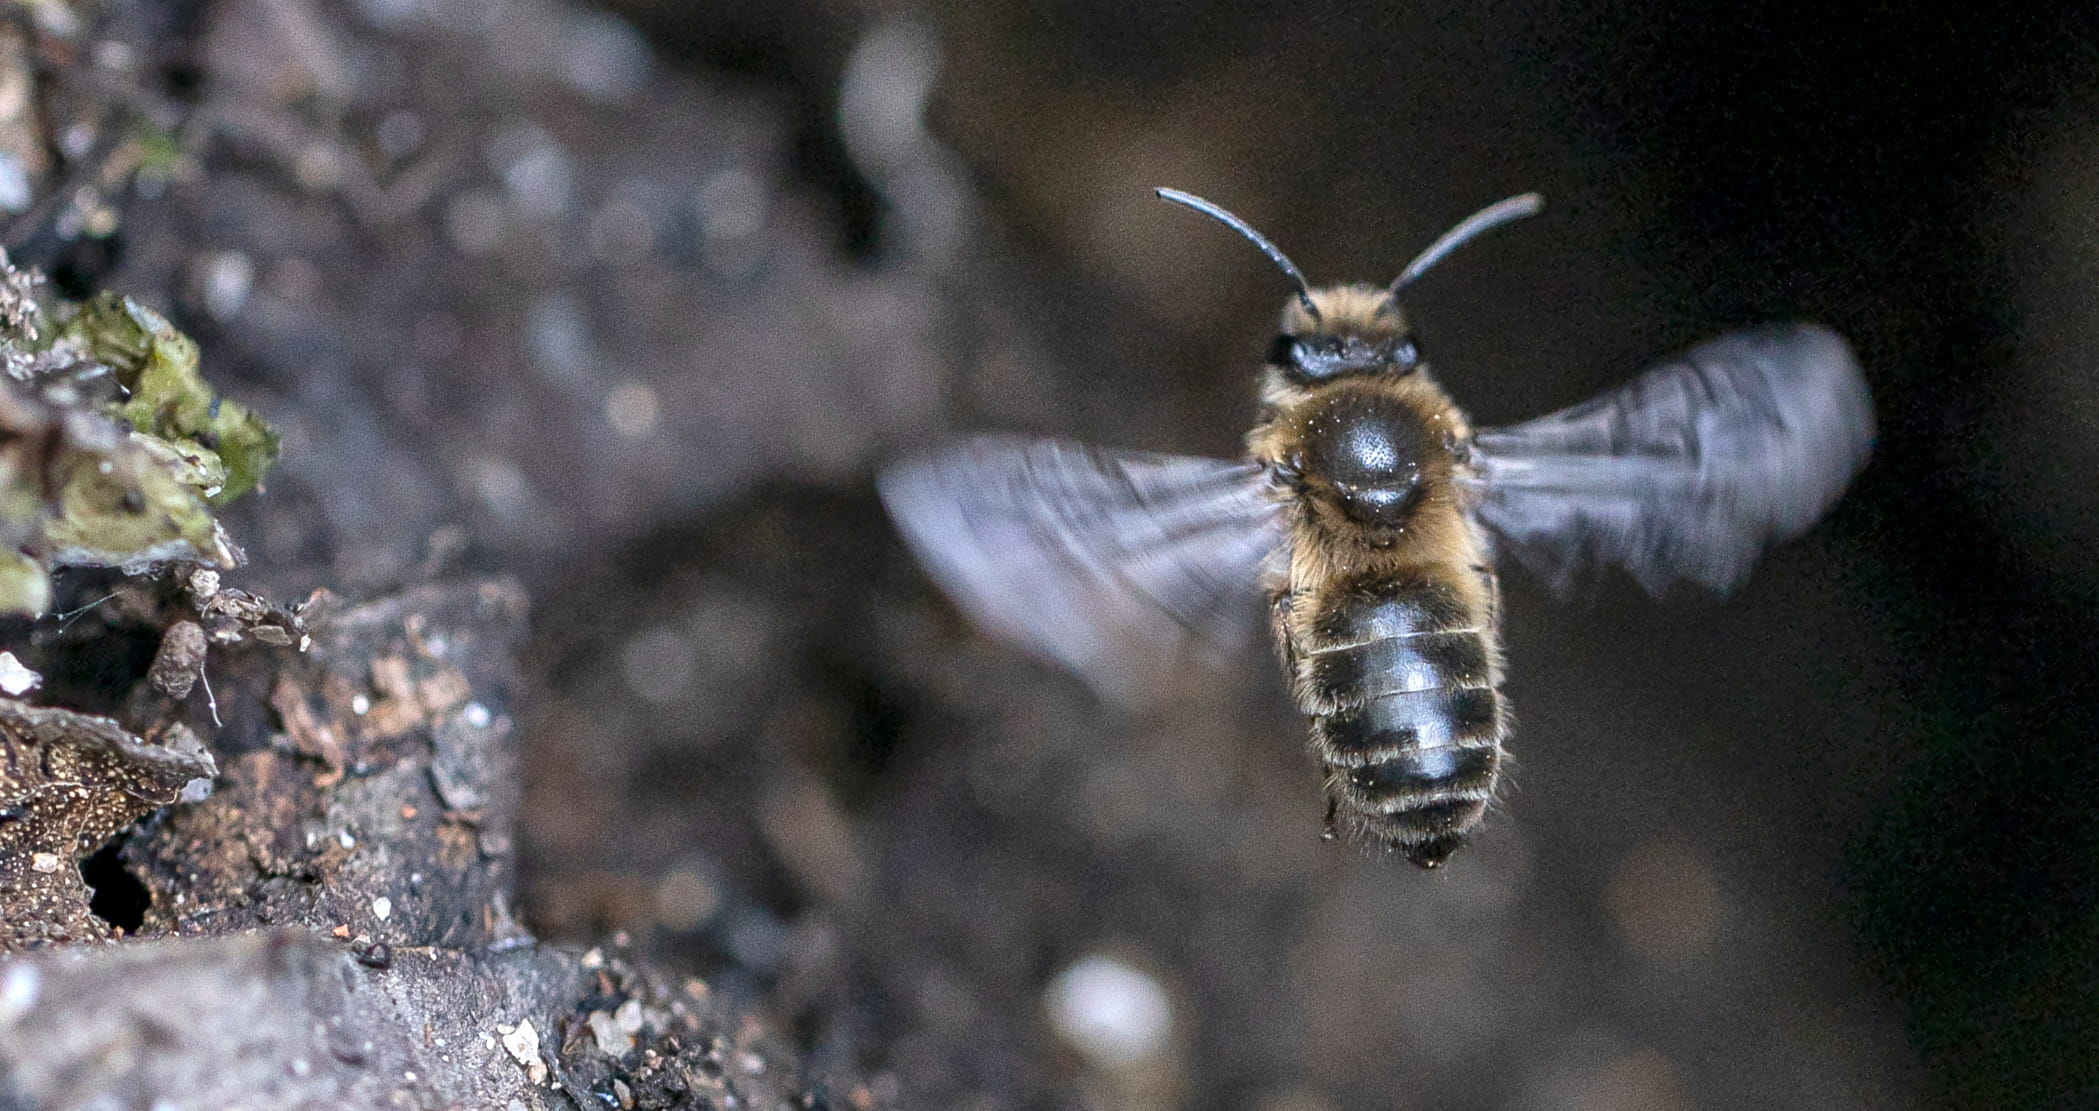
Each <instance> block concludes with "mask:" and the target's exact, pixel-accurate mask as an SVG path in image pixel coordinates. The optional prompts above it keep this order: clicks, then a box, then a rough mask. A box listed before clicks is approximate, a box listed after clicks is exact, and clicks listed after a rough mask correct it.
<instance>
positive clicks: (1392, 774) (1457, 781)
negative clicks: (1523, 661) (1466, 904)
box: [1312, 687, 1502, 868]
mask: <svg viewBox="0 0 2099 1111" xmlns="http://www.w3.org/2000/svg"><path fill="white" fill-rule="evenodd" d="M1501 719H1502V715H1501V698H1500V695H1499V694H1497V693H1496V692H1495V691H1494V689H1493V688H1491V687H1438V688H1434V689H1430V690H1417V691H1401V692H1397V693H1393V694H1386V695H1382V696H1380V697H1377V698H1375V699H1373V700H1372V701H1370V702H1367V703H1364V704H1362V705H1358V706H1350V707H1347V708H1344V709H1341V710H1337V711H1335V712H1333V713H1330V714H1321V715H1318V716H1316V717H1314V718H1313V724H1312V737H1313V747H1314V748H1315V749H1316V750H1317V751H1318V753H1319V756H1320V759H1321V762H1322V763H1324V764H1325V765H1326V779H1327V791H1328V793H1329V795H1330V796H1331V797H1332V798H1333V799H1334V802H1335V804H1336V809H1337V810H1346V811H1347V813H1348V814H1349V815H1350V818H1351V821H1352V823H1353V824H1354V825H1355V826H1356V827H1357V829H1358V832H1360V833H1361V834H1363V835H1364V836H1366V837H1368V838H1370V839H1373V840H1377V841H1382V842H1384V843H1386V844H1388V845H1391V846H1392V847H1393V848H1395V849H1398V850H1399V851H1400V852H1401V853H1403V854H1405V855H1406V857H1407V859H1409V860H1411V861H1413V862H1414V863H1416V864H1419V865H1422V866H1423V867H1429V868H1433V867H1435V866H1436V865H1438V864H1441V863H1442V862H1443V860H1444V859H1445V858H1447V857H1448V856H1450V854H1451V853H1453V852H1455V851H1456V850H1457V848H1458V846H1459V845H1460V844H1462V843H1463V841H1464V838H1465V834H1466V833H1467V832H1468V831H1469V830H1470V829H1471V828H1472V827H1473V826H1474V825H1475V824H1477V823H1478V821H1479V819H1480V817H1481V816H1482V815H1483V814H1485V813H1486V809H1487V804H1488V802H1490V801H1491V800H1492V799H1493V797H1494V784H1495V780H1496V778H1497V776H1498V775H1499V772H1500V767H1501V731H1502V727H1501Z"/></svg>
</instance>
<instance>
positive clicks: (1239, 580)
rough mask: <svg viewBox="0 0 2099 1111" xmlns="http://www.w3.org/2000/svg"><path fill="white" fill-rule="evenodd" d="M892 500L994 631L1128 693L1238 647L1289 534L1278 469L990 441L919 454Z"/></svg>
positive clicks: (1060, 444)
mask: <svg viewBox="0 0 2099 1111" xmlns="http://www.w3.org/2000/svg"><path fill="white" fill-rule="evenodd" d="M881 491H882V500H883V502H884V503H885V504H886V505H887V506H888V508H889V513H890V516H891V517H893V518H895V520H896V522H897V524H898V526H899V527H900V528H901V529H902V531H903V534H904V537H905V538H906V539H907V540H909V541H910V543H911V546H912V547H913V548H914V549H915V550H916V551H917V553H918V557H919V559H920V560H921V561H922V562H923V563H924V564H925V566H926V568H927V569H928V570H929V571H931V572H932V575H933V577H934V578H935V579H936V580H938V581H939V583H940V585H941V586H943V587H945V588H946V589H947V591H948V593H949V594H950V595H952V596H953V597H954V598H955V600H956V601H957V602H958V603H960V605H961V606H962V608H963V609H964V610H965V611H967V612H968V613H969V615H970V616H971V617H973V618H974V619H975V620H976V621H977V622H978V623H979V624H981V625H982V626H983V627H984V628H986V629H987V630H988V631H990V632H992V633H995V634H997V635H999V636H1002V637H1004V638H1005V639H1007V640H1010V641H1013V642H1015V643H1017V644H1019V645H1021V646H1023V647H1026V648H1030V649H1033V650H1035V651H1037V652H1040V653H1042V654H1044V655H1047V656H1049V657H1050V658H1052V659H1055V660H1058V661H1060V662H1062V663H1063V664H1065V665H1066V666H1068V667H1070V668H1071V669H1072V670H1073V671H1075V672H1077V673H1078V674H1079V675H1080V676H1082V677H1084V678H1085V679H1087V680H1088V681H1089V682H1091V683H1092V684H1093V685H1094V687H1095V688H1096V689H1097V690H1100V691H1102V692H1103V693H1106V694H1109V695H1111V696H1117V697H1122V698H1125V699H1127V698H1128V697H1130V696H1132V695H1133V694H1134V692H1135V690H1136V689H1137V688H1139V687H1141V686H1142V685H1143V684H1144V683H1145V682H1146V681H1147V680H1149V679H1152V678H1156V677H1157V673H1158V671H1159V669H1162V668H1165V667H1169V666H1171V665H1172V664H1173V663H1175V662H1178V661H1179V660H1180V659H1182V658H1183V657H1184V653H1185V652H1186V651H1187V650H1188V649H1189V648H1191V647H1192V648H1194V649H1196V650H1198V651H1209V652H1213V653H1214V652H1217V651H1219V650H1223V651H1229V650H1231V649H1234V648H1236V647H1238V646H1239V645H1240V644H1241V643H1242V642H1243V640H1244V638H1245V635H1246V633H1247V631H1248V629H1249V628H1250V627H1253V626H1256V625H1257V622H1255V621H1254V620H1253V617H1254V614H1255V613H1256V612H1257V607H1256V606H1255V604H1254V603H1255V601H1256V600H1257V599H1258V597H1259V585H1260V580H1261V573H1262V569H1263V564H1264V561H1266V560H1267V559H1269V558H1270V557H1271V555H1272V554H1273V553H1276V552H1277V551H1278V550H1279V547H1280V545H1281V544H1282V543H1283V541H1284V540H1285V538H1286V536H1287V530H1286V526H1285V523H1284V522H1285V517H1284V509H1283V507H1282V506H1281V505H1279V504H1277V503H1276V502H1275V501H1274V500H1273V499H1272V498H1271V497H1270V496H1269V494H1268V479H1267V475H1266V472H1265V471H1263V470H1262V469H1261V468H1260V467H1258V466H1256V465H1254V464H1251V463H1227V462H1224V461H1221V460H1213V459H1193V458H1186V457H1181V456H1172V455H1155V454H1149V453H1142V452H1127V451H1110V450H1105V449H1101V448H1094V447H1087V446H1085V445H1082V444H1074V443H1069V442H1065V441H1058V440H1021V439H1013V438H1005V437H987V438H983V439H976V440H971V441H968V442H966V443H963V444H961V445H959V446H957V447H955V448H953V449H950V450H948V451H947V452H945V453H942V454H937V455H933V456H930V457H927V458H923V459H918V460H913V461H907V462H904V463H901V464H898V465H897V466H894V467H892V468H890V469H889V470H888V471H886V472H884V473H883V475H882V477H881Z"/></svg>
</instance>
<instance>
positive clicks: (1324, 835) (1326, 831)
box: [1319, 795, 1341, 841]
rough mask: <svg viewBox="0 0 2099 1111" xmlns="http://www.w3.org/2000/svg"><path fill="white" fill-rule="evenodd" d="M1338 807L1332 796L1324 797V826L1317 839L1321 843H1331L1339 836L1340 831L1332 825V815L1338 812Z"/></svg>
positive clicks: (1338, 804)
mask: <svg viewBox="0 0 2099 1111" xmlns="http://www.w3.org/2000/svg"><path fill="white" fill-rule="evenodd" d="M1340 805H1341V804H1340V803H1339V802H1338V801H1337V800H1336V799H1335V798H1334V796H1332V795H1328V796H1327V797H1326V825H1325V828H1323V829H1321V830H1320V831H1319V839H1320V840H1321V841H1332V840H1333V839H1335V838H1336V837H1339V836H1341V831H1340V829H1338V828H1337V827H1336V826H1335V824H1334V815H1335V813H1336V811H1338V810H1339V808H1340Z"/></svg>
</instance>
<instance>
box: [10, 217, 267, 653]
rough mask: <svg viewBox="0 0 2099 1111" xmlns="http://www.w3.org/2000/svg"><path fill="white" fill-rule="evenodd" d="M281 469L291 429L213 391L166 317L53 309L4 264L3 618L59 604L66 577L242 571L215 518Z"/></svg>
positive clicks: (111, 308) (103, 301) (102, 304)
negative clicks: (284, 438) (281, 437)
mask: <svg viewBox="0 0 2099 1111" xmlns="http://www.w3.org/2000/svg"><path fill="white" fill-rule="evenodd" d="M45 321H58V322H59V323H58V324H57V326H56V327H49V326H45V324H44V323H43V322H45ZM112 381H114V383H115V386H121V387H122V389H121V390H118V389H116V388H115V387H114V386H112V385H111V383H112ZM276 458H277V434H276V433H275V432H273V431H271V430H270V428H269V427H268V426H267V425H265V424H263V422H262V421H261V420H260V419H259V418H257V417H256V416H255V414H253V413H251V412H249V411H248V410H247V409H246V408H244V407H242V406H240V405H237V404H235V403H233V402H230V401H224V400H221V399H220V398H218V397H216V396H214V395H213V394H212V392H211V388H210V387H209V386H207V385H206V384H205V382H204V379H203V377H202V375H201V374H200V373H199V371H198V358H197V345H196V344H195V343H194V342H192V341H191V340H190V339H189V338H188V337H187V336H184V335H183V334H182V333H180V332H178V331H176V330H175V329H174V327H173V326H172V325H170V324H169V323H168V322H167V320H166V319H165V318H163V317H162V316H160V314H158V313H155V312H153V311H152V310H150V309H147V308H144V307H142V306H140V305H139V304H138V303H137V302H134V301H132V300H130V299H128V298H125V297H120V296H117V295H115V294H103V295H101V296H99V297H96V298H94V299H93V300H91V301H89V302H88V303H86V304H84V305H80V306H78V307H71V306H66V305H63V304H60V303H56V302H47V301H45V299H44V298H42V297H41V296H39V291H38V289H37V280H36V277H35V275H34V274H32V273H29V272H25V271H21V270H17V269H15V268H14V267H12V266H10V265H8V264H7V261H6V256H5V254H4V253H0V612H12V613H27V614H37V613H42V612H44V611H45V610H47V609H49V608H50V605H51V594H52V591H51V579H50V573H51V571H52V569H53V568H56V567H62V566H74V565H87V566H101V567H117V568H120V569H122V570H124V571H126V572H127V573H134V574H135V573H138V572H141V571H144V570H146V569H147V568H149V567H151V566H152V565H153V564H156V563H160V562H164V561H169V560H193V561H196V562H199V563H205V564H210V565H214V566H219V567H228V566H232V565H233V564H235V563H236V562H238V561H239V555H238V553H237V551H236V550H235V549H234V547H233V546H232V544H231V543H230V542H229V541H228V540H227V538H226V535H225V532H224V530H223V529H221V528H220V526H219V523H218V521H217V519H216V518H215V517H214V516H213V514H212V510H213V508H214V507H216V506H221V505H224V504H226V503H227V502H230V501H232V500H233V499H234V498H237V497H239V496H241V495H242V494H245V493H247V492H248V491H250V490H253V489H255V487H256V486H257V485H258V484H259V483H260V482H261V481H262V477H263V475H264V473H265V472H267V471H268V469H269V467H270V465H271V464H272V463H273V462H275V461H276Z"/></svg>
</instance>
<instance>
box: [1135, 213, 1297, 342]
mask: <svg viewBox="0 0 2099 1111" xmlns="http://www.w3.org/2000/svg"><path fill="white" fill-rule="evenodd" d="M1152 193H1153V194H1154V195H1155V196H1157V197H1158V198H1159V199H1160V200H1162V201H1172V202H1173V203H1175V204H1177V205H1183V206H1185V207H1188V208H1192V209H1194V210H1196V211H1197V212H1200V213H1202V214H1203V215H1205V216H1208V217H1209V218H1210V219H1212V220H1215V221H1217V222H1218V223H1220V224H1223V225H1224V226H1225V227H1228V228H1230V229H1232V230H1233V231H1236V232H1238V233H1239V234H1240V235H1243V236H1245V237H1246V240H1247V242H1249V243H1252V244H1253V245H1254V246H1256V247H1259V248H1261V253H1262V254H1264V255H1267V256H1268V261H1270V262H1272V263H1275V265H1276V268H1277V269H1279V270H1281V271H1282V272H1283V274H1284V275H1285V276H1286V277H1288V278H1289V279H1290V281H1291V282H1292V283H1293V284H1295V285H1296V286H1297V303H1298V304H1300V305H1303V306H1304V307H1305V314H1306V315H1307V316H1310V317H1311V318H1312V320H1313V321H1314V322H1315V323H1316V322H1317V321H1318V320H1319V306H1317V305H1314V304H1313V303H1312V290H1311V287H1310V286H1308V285H1306V284H1305V272H1304V271H1302V270H1299V269H1298V268H1297V264H1296V263H1294V262H1291V261H1290V256H1288V255H1286V254H1284V253H1283V252H1282V249H1281V248H1279V247H1277V246H1276V245H1275V244H1273V243H1270V242H1269V241H1268V237H1267V236H1265V235H1262V234H1261V233H1260V232H1257V231H1255V230H1254V226H1253V225H1252V224H1249V223H1247V222H1246V221H1244V220H1241V219H1240V218H1239V217H1237V216H1234V215H1232V214H1231V213H1229V212H1226V211H1225V210H1224V209H1222V208H1219V207H1218V206H1216V205H1214V204H1211V203H1210V202H1209V201H1206V200H1204V199H1202V198H1201V197H1198V196H1196V195H1195V194H1193V193H1183V192H1181V191H1180V190H1178V189H1154V190H1152Z"/></svg>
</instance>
